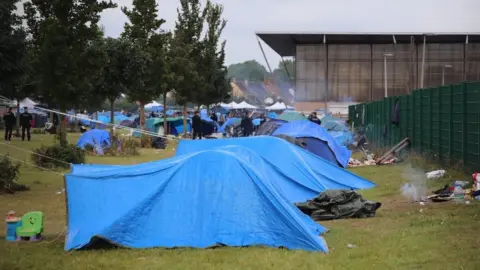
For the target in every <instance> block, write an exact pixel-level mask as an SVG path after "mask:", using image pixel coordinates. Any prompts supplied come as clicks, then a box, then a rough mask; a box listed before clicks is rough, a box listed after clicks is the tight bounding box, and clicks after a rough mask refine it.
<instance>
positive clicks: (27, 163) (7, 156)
mask: <svg viewBox="0 0 480 270" xmlns="http://www.w3.org/2000/svg"><path fill="white" fill-rule="evenodd" d="M0 155H2V156H4V157H6V158H9V159H11V160H15V161H18V162H22V163H24V164H26V165H30V166H33V167H37V168H39V169H42V170H45V171H49V172H53V173H55V174H58V175H60V176H64V174H63V173H60V172H57V171H54V170H51V169H48V168H45V167H42V166H38V165H35V164H32V163H29V162H26V161H24V160H21V159H18V158H14V157H11V156H9V155H7V154H2V153H0Z"/></svg>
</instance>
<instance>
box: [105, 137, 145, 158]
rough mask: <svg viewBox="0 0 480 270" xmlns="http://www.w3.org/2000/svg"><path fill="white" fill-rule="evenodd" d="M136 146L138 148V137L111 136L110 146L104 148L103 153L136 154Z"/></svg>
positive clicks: (137, 153)
mask: <svg viewBox="0 0 480 270" xmlns="http://www.w3.org/2000/svg"><path fill="white" fill-rule="evenodd" d="M138 148H140V139H137V138H134V137H123V138H121V139H119V138H118V137H117V136H113V137H112V143H111V145H110V147H109V148H108V149H105V155H110V156H117V155H125V156H137V155H139V154H140V151H139V150H138Z"/></svg>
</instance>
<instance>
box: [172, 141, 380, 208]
mask: <svg viewBox="0 0 480 270" xmlns="http://www.w3.org/2000/svg"><path fill="white" fill-rule="evenodd" d="M234 146H240V148H239V147H234ZM217 148H218V149H222V150H224V151H231V152H232V153H236V152H238V151H241V148H247V149H250V150H252V151H254V152H255V153H257V154H258V155H260V156H261V157H262V158H263V159H265V160H266V161H267V162H268V163H270V164H272V165H273V166H275V167H276V168H278V169H279V170H281V171H282V173H283V174H284V175H285V176H287V177H289V178H290V179H293V180H294V181H297V182H298V183H299V185H301V186H304V187H306V188H307V189H310V190H312V191H314V192H315V193H317V194H318V193H320V192H322V191H324V190H326V189H367V188H372V187H374V186H375V184H374V183H372V182H370V181H368V180H366V179H364V178H361V177H359V176H357V175H355V174H353V173H351V172H349V171H347V170H345V169H343V168H341V167H338V166H336V165H334V164H332V163H330V162H328V161H326V160H324V159H322V158H320V157H318V156H316V155H314V154H312V153H310V152H309V151H307V150H305V149H303V148H301V147H298V146H296V145H294V144H291V143H289V142H287V141H285V140H283V139H280V138H277V137H273V136H256V137H247V138H230V139H219V140H198V141H193V140H181V141H180V142H179V145H178V147H177V152H176V155H177V156H180V155H185V154H193V153H195V152H198V151H206V150H209V149H217ZM213 167H215V168H218V165H215V166H213ZM299 201H302V200H299Z"/></svg>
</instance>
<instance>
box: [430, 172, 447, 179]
mask: <svg viewBox="0 0 480 270" xmlns="http://www.w3.org/2000/svg"><path fill="white" fill-rule="evenodd" d="M444 174H445V170H436V171H431V172H428V173H427V178H428V179H437V178H440V177H442V176H443V175H444Z"/></svg>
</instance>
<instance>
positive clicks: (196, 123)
mask: <svg viewBox="0 0 480 270" xmlns="http://www.w3.org/2000/svg"><path fill="white" fill-rule="evenodd" d="M192 129H193V138H192V139H193V140H195V139H196V138H197V136H198V138H199V139H200V140H201V139H202V118H200V115H199V112H198V111H195V115H194V116H193V117H192Z"/></svg>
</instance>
